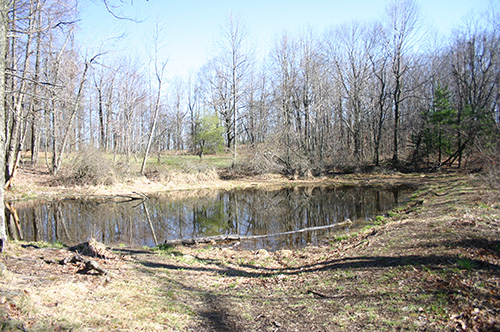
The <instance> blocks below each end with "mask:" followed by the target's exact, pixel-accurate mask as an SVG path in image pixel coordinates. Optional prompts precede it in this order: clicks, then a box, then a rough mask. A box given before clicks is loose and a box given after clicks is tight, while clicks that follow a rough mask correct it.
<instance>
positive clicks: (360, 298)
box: [0, 174, 500, 331]
mask: <svg viewBox="0 0 500 332" xmlns="http://www.w3.org/2000/svg"><path fill="white" fill-rule="evenodd" d="M347 180H349V179H346V178H344V179H343V181H347ZM350 180H352V178H350ZM400 180H401V177H393V178H390V177H389V176H387V177H386V181H388V182H391V181H392V182H394V181H400ZM404 180H405V181H409V182H414V183H415V184H416V185H419V186H420V188H421V189H420V190H419V191H418V192H416V194H415V195H414V196H413V198H412V200H411V201H410V202H409V203H408V205H407V206H405V207H402V208H400V209H398V210H394V211H392V213H390V217H387V218H385V219H383V220H382V225H378V226H374V227H372V228H369V229H366V230H364V231H363V232H360V233H359V234H352V235H351V236H350V237H349V238H347V239H340V238H330V239H325V242H324V245H322V246H316V247H307V248H305V249H300V250H280V251H277V252H269V251H267V250H262V249H261V250H258V251H244V250H238V246H237V245H235V244H225V245H224V247H216V246H192V247H183V246H179V247H170V248H162V249H161V250H146V249H131V248H114V249H113V254H114V256H116V257H111V256H110V257H108V258H90V259H93V260H95V261H96V262H98V263H99V264H100V265H101V266H102V267H103V268H105V269H106V270H107V271H109V275H100V274H97V273H94V272H88V273H80V270H81V266H80V265H78V264H76V263H75V264H59V263H58V262H59V261H60V260H62V259H64V258H66V257H71V256H72V255H74V252H71V251H69V250H67V249H50V248H39V247H37V246H34V245H32V244H24V243H23V244H21V243H13V244H10V245H9V248H8V250H7V252H6V253H3V254H2V255H1V256H0V268H1V272H0V273H1V279H0V310H1V313H0V327H1V328H0V330H5V331H10V330H13V331H17V330H19V331H367V330H374V331H394V330H397V331H401V330H403V331H446V330H448V331H495V330H500V203H499V201H498V197H499V193H498V192H495V191H492V190H490V189H489V188H488V187H486V185H484V184H483V182H482V181H480V179H479V178H478V177H471V176H463V175H456V174H452V175H433V176H421V175H412V176H406V177H405V179H404ZM358 181H383V179H382V180H380V179H378V180H377V179H376V178H375V177H367V178H364V179H361V178H360V179H358Z"/></svg>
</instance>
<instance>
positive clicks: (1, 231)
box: [0, 0, 10, 252]
mask: <svg viewBox="0 0 500 332" xmlns="http://www.w3.org/2000/svg"><path fill="white" fill-rule="evenodd" d="M9 4H10V1H9V0H0V133H2V134H1V135H0V169H1V170H3V169H5V136H4V135H3V133H4V132H5V103H4V101H5V69H6V63H5V58H6V52H7V31H8V23H9V18H8V13H9ZM2 174H3V172H2ZM0 179H1V181H0V252H1V251H3V250H4V247H5V245H6V244H7V232H6V225H5V213H4V209H5V206H4V197H3V196H4V189H3V187H4V182H5V177H4V176H3V175H2V176H0Z"/></svg>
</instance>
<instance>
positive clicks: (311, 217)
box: [7, 186, 412, 250]
mask: <svg viewBox="0 0 500 332" xmlns="http://www.w3.org/2000/svg"><path fill="white" fill-rule="evenodd" d="M411 191H412V190H411V189H410V188H408V187H405V186H397V187H390V188H387V187H383V188H382V187H367V186H342V187H335V186H314V187H309V186H307V187H306V186H305V187H290V188H281V189H274V190H263V189H240V190H229V191H208V190H206V191H188V192H175V193H170V194H165V195H159V196H155V197H149V198H147V199H143V200H141V199H137V197H135V199H129V198H127V197H117V198H115V199H112V200H109V199H108V200H102V199H101V200H90V201H89V200H74V199H73V200H54V201H45V202H41V201H31V202H13V203H9V204H8V207H10V211H11V213H10V216H9V218H8V219H7V220H8V233H9V235H10V236H11V237H12V238H21V239H24V240H26V241H47V242H56V241H59V242H62V243H64V244H66V245H73V244H77V243H81V242H84V241H87V240H89V239H90V237H94V238H95V239H96V240H98V241H101V242H103V243H105V244H107V245H112V246H120V245H125V246H131V247H143V246H149V247H152V246H155V245H156V244H158V243H160V244H161V243H164V242H165V241H166V240H173V239H190V238H199V237H206V236H213V235H221V234H222V235H226V234H235V235H241V236H250V235H266V234H267V235H272V234H277V233H284V232H292V231H296V230H300V229H304V228H311V227H318V226H326V225H335V224H340V225H341V226H339V227H331V228H326V229H322V230H314V231H307V232H300V233H294V234H286V235H276V236H266V237H261V238H257V239H248V240H244V241H241V243H240V244H239V245H240V246H241V247H243V248H246V249H259V248H266V249H269V250H276V249H281V248H300V247H304V246H306V245H308V244H313V245H314V244H318V243H320V241H321V239H322V238H324V236H325V234H327V233H331V232H336V233H338V232H340V233H342V232H346V231H350V230H351V231H352V230H353V229H356V228H360V227H363V226H364V225H366V224H367V222H370V220H372V219H374V218H375V216H376V215H380V214H384V213H386V212H387V211H389V210H390V209H392V208H393V207H395V206H396V205H397V204H399V203H401V202H402V201H404V200H406V199H407V197H408V196H409V194H410V193H411ZM347 219H350V220H351V221H353V223H352V224H350V225H348V226H347V225H346V224H345V223H342V222H344V221H345V220H347Z"/></svg>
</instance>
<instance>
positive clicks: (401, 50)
mask: <svg viewBox="0 0 500 332" xmlns="http://www.w3.org/2000/svg"><path fill="white" fill-rule="evenodd" d="M419 15H420V14H419V8H418V6H417V4H416V2H415V1H414V0H393V1H392V2H391V3H390V4H389V6H388V7H387V10H386V20H387V21H386V22H384V23H385V35H386V42H387V43H388V45H389V49H390V52H391V64H390V66H391V67H390V68H391V69H390V73H391V81H392V92H391V95H392V109H393V121H394V123H393V156H392V162H393V164H395V165H397V164H398V163H399V136H400V118H401V107H402V102H403V100H404V98H405V95H404V89H405V78H406V77H407V76H408V74H409V70H410V64H411V61H410V59H409V57H410V51H411V50H412V48H413V47H414V46H415V43H416V42H417V38H418V33H419V25H418V24H419V23H420V17H419Z"/></svg>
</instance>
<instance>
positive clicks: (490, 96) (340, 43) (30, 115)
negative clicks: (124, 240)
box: [3, 0, 500, 184]
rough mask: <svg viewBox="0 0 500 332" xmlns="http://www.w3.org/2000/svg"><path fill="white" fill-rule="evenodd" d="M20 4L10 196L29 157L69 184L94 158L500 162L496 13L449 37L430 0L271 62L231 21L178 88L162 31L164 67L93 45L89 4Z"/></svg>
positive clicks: (335, 32)
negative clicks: (82, 158) (221, 155)
mask: <svg viewBox="0 0 500 332" xmlns="http://www.w3.org/2000/svg"><path fill="white" fill-rule="evenodd" d="M106 3H107V2H106ZM5 4H6V12H5V13H6V16H5V20H6V24H5V26H6V29H7V32H6V39H5V43H6V44H5V45H6V48H5V66H6V67H5V83H4V85H3V88H4V89H5V103H4V107H5V111H4V116H5V121H3V122H4V124H5V129H4V132H5V139H6V141H5V147H6V148H5V158H4V159H5V175H6V181H7V183H8V184H9V180H10V179H12V178H13V177H14V176H15V172H16V169H17V167H18V165H19V162H20V160H21V153H22V152H23V151H30V152H31V154H30V156H31V163H32V164H37V163H40V162H44V163H45V164H46V165H47V168H48V170H49V171H50V172H51V173H52V174H54V175H57V173H58V171H59V169H60V167H61V162H62V160H63V159H64V156H65V154H66V153H68V152H69V151H82V150H85V149H88V148H96V149H100V150H102V151H107V152H112V153H114V154H116V155H121V156H125V158H126V161H127V162H128V161H129V160H130V158H132V157H135V158H143V167H142V172H144V171H145V168H146V167H147V165H146V160H147V158H146V157H147V156H148V154H150V153H151V152H158V153H161V152H164V151H168V150H189V151H191V152H193V153H198V154H199V155H200V156H202V155H203V154H204V153H207V152H210V150H217V149H219V148H220V146H221V145H222V146H224V147H225V149H227V150H228V151H231V153H232V154H233V157H234V162H235V163H251V160H254V161H255V160H259V161H260V160H266V163H260V162H259V163H258V164H257V163H254V164H255V165H253V166H254V167H263V165H271V166H274V167H276V168H278V169H281V170H285V171H297V170H306V169H308V170H317V171H321V170H323V169H325V168H328V167H335V166H345V165H367V164H373V165H381V164H382V163H389V164H391V165H394V166H401V165H413V166H418V167H422V166H428V167H440V166H441V165H453V166H456V167H461V166H462V165H463V164H464V162H470V161H472V160H473V158H478V157H481V158H483V159H484V158H486V159H488V158H489V159H490V162H497V160H491V158H494V153H492V151H495V149H496V148H497V144H496V143H497V141H498V133H499V123H500V114H499V109H498V101H499V88H498V83H499V78H500V67H499V66H500V62H499V54H498V50H499V49H500V48H499V41H500V39H499V32H500V30H499V28H500V26H499V20H498V13H496V12H495V11H494V10H492V11H490V12H489V13H484V14H481V15H476V16H472V15H471V16H470V17H469V18H468V19H467V20H465V21H464V22H463V23H462V24H461V25H460V26H459V27H458V26H457V29H456V30H455V31H454V32H453V33H452V34H451V35H450V36H438V35H437V34H432V33H430V32H429V31H426V27H425V26H424V24H425V21H424V18H423V17H422V16H421V14H420V11H419V8H418V6H417V4H416V2H415V1H412V0H396V1H393V2H391V3H390V4H389V5H388V7H387V8H386V11H385V16H384V17H382V18H381V19H380V20H378V21H370V22H368V21H352V22H349V23H344V24H341V25H332V27H331V28H328V29H327V30H326V31H324V32H322V33H317V32H315V31H312V30H311V29H304V30H303V31H302V32H300V33H298V34H292V33H289V32H285V33H283V34H282V35H281V36H279V37H277V38H276V40H275V42H274V44H273V45H272V46H271V47H270V51H269V52H268V53H267V54H266V55H265V56H264V57H262V56H259V55H258V54H261V52H256V50H252V49H251V47H250V46H251V36H250V34H249V32H248V30H247V29H246V28H245V25H244V23H243V22H242V20H241V19H240V18H239V17H234V16H230V17H229V18H228V20H227V22H226V24H225V26H224V29H223V30H222V31H221V34H220V36H219V38H218V39H217V41H216V42H215V45H214V50H215V52H214V54H213V57H212V58H210V59H208V60H207V62H206V64H205V65H204V66H203V67H202V68H201V69H200V70H199V71H198V72H197V73H194V74H193V75H191V77H189V78H188V79H174V80H170V81H168V82H167V81H166V80H165V77H164V76H165V72H168V66H166V63H165V62H163V63H160V62H159V59H160V57H159V53H160V52H167V53H168V49H167V50H160V49H159V48H158V39H159V38H161V36H160V34H161V32H160V31H155V32H153V31H152V32H151V35H152V36H153V37H152V39H153V40H155V43H153V45H152V46H151V47H150V50H151V52H150V53H151V56H150V58H149V59H147V60H142V61H139V60H138V59H135V58H131V57H127V56H124V57H118V58H112V57H110V56H108V55H107V52H108V51H111V50H106V49H105V48H102V49H101V50H100V51H95V52H93V53H92V52H91V51H89V49H87V50H86V51H82V50H83V49H85V48H84V47H83V46H84V45H78V42H77V39H76V38H75V31H76V30H77V29H78V24H79V17H78V2H77V1H74V0H64V1H63V0H16V1H5ZM144 5H147V3H145V4H144ZM492 9H493V8H492ZM110 19H113V18H112V17H111V16H110ZM138 24H139V23H138ZM214 120H215V121H214ZM211 133H212V134H211ZM213 133H216V134H213ZM249 154H250V155H251V156H252V157H251V158H246V159H245V158H244V156H248V155H249ZM271 166H270V167H271Z"/></svg>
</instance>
